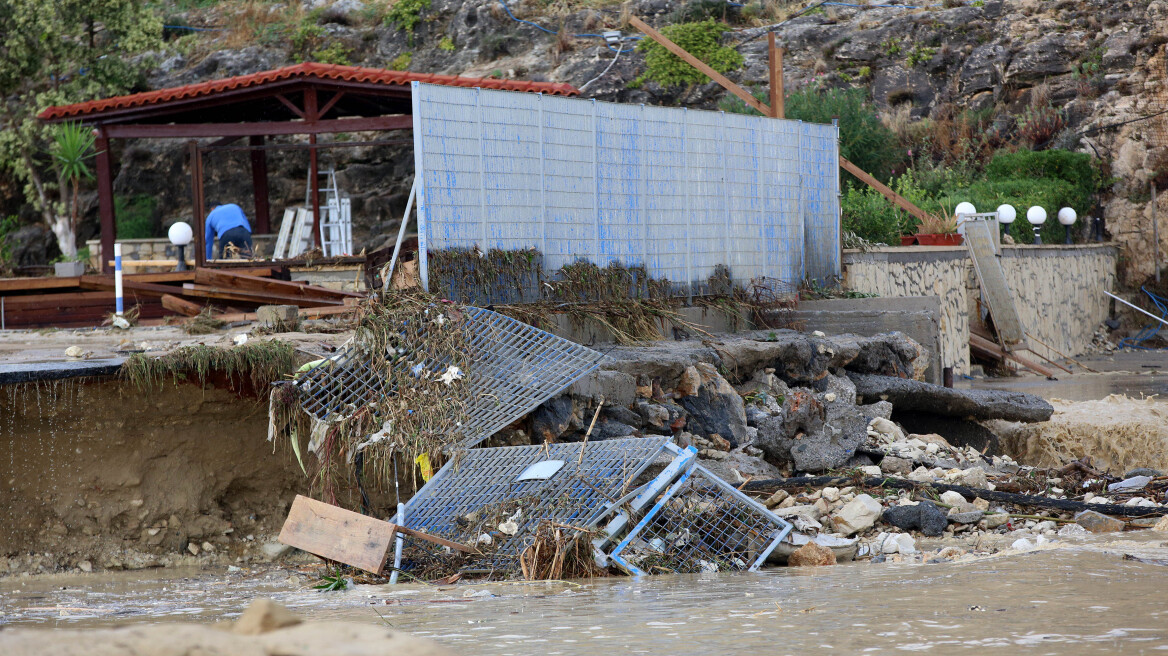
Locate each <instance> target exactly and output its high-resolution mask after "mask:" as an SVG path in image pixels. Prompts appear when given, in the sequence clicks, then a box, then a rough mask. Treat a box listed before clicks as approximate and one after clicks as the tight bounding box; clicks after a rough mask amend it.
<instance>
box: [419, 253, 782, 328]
mask: <svg viewBox="0 0 1168 656" xmlns="http://www.w3.org/2000/svg"><path fill="white" fill-rule="evenodd" d="M428 267H429V271H430V284H431V288H432V289H433V290H434V291H435V293H436V294H438V295H440V296H443V297H446V298H458V299H462V300H465V301H467V302H469V303H474V304H479V305H491V306H492V308H493V309H495V310H496V311H498V312H501V313H502V314H505V315H507V316H510V317H513V318H515V319H519V320H520V321H524V322H526V323H529V324H531V325H533V326H536V327H545V326H548V325H549V324H550V323H551V318H552V317H553V316H555V315H565V316H567V317H568V318H569V319H570V320H572V321H573V322H574V323H575V324H576V325H580V326H585V325H588V324H594V325H596V326H598V327H600V328H602V329H605V330H607V331H608V332H609V333H611V334H612V335H613V337H614V339H615V340H616V341H617V343H620V344H637V343H642V342H645V341H649V340H655V339H663V338H667V337H672V336H673V331H674V330H676V331H681V332H683V333H686V334H689V335H699V336H702V337H710V336H711V335H710V334H709V333H708V332H706V330H705V329H704V328H703V327H702V326H700V325H698V324H696V323H694V322H692V321H689V320H687V319H685V317H684V316H683V315H682V314H681V312H679V308H680V307H681V305H682V303H683V300H684V299H685V298H686V297H688V296H689V295H691V294H692V296H693V299H692V300H693V304H694V305H698V306H702V307H705V308H707V309H710V310H715V311H718V312H721V313H722V314H724V315H725V316H726V317H727V318H728V319H729V320H730V323H731V325H732V326H737V324H738V323H739V322H740V320H741V317H742V313H743V312H747V313H749V314H750V315H751V316H752V319H753V320H754V321H755V322H756V323H758V324H759V325H763V326H766V327H770V328H782V327H787V325H789V324H788V322H789V318H788V317H787V316H786V313H785V311H786V310H789V309H790V308H791V307H793V306H794V303H795V300H796V299H795V295H794V294H793V293H783V292H782V290H783V289H785V288H786V287H787V285H782V284H778V283H773V281H772V283H773V284H768V282H767V281H755V284H754V285H753V286H752V287H753V288H754V292H747V291H746V290H745V289H743V288H742V287H740V286H738V285H735V284H734V281H733V278H732V276H731V272H730V269H729V268H728V267H726V266H725V265H718V266H716V267H715V268H714V272H713V273H712V274H711V275H710V277H709V279H708V280H705V281H703V282H701V283H699V284H696V285H694V287H693V289H690V288H689V286H688V285H685V284H684V283H682V284H678V283H674V282H672V281H670V280H668V279H665V278H653V277H652V276H651V275H650V274H649V271H648V269H647V268H646V267H645V266H644V265H633V266H626V265H623V264H620V263H618V262H612V263H610V264H609V265H608V266H603V267H602V266H599V265H597V264H595V263H593V262H589V261H586V260H579V261H577V262H573V263H571V264H567V265H564V266H563V267H560V268H559V269H558V270H556V271H554V272H550V273H548V272H545V271H544V269H543V255H542V254H541V253H540V252H539V251H538V250H536V249H524V250H517V251H508V250H501V249H490V250H489V251H487V252H486V253H483V252H482V251H480V250H478V249H476V248H466V249H450V250H444V251H436V252H432V253H430V254H429V261H428ZM759 290H763V292H764V293H760V292H759ZM792 290H793V288H792ZM792 290H787V291H792Z"/></svg>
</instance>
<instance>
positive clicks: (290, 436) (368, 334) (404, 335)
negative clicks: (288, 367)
mask: <svg viewBox="0 0 1168 656" xmlns="http://www.w3.org/2000/svg"><path fill="white" fill-rule="evenodd" d="M463 318H464V315H463V312H462V310H461V309H460V308H459V307H458V306H455V305H453V304H450V303H444V302H441V301H440V300H439V299H438V298H437V297H435V296H431V295H428V294H425V293H422V292H411V293H401V294H394V295H391V296H388V297H387V298H386V299H385V300H384V301H381V300H375V299H368V300H366V301H365V303H364V304H363V305H361V306H360V308H359V310H358V315H357V328H356V331H355V334H354V336H353V338H352V339H351V340H350V343H349V345H348V346H349V351H348V353H349V356H348V357H349V358H350V360H349V361H341V360H340V359H338V358H336V357H334V358H331V359H324V360H318V361H316V362H314V363H309V364H308V365H305V368H303V369H302V373H303V372H305V371H308V370H310V369H313V368H316V367H323V368H334V369H337V370H339V369H340V368H342V367H345V366H358V364H359V365H360V367H361V368H362V370H363V371H365V372H368V378H367V380H366V381H365V382H366V383H367V384H365V385H363V386H362V387H361V389H360V390H359V393H360V394H363V395H364V396H360V397H351V396H350V397H345V398H344V403H343V407H336V408H332V411H331V412H330V414H329V415H328V416H327V417H325V418H323V419H322V418H318V417H313V416H312V415H311V414H310V413H308V412H307V411H306V410H305V407H304V404H305V401H306V400H307V399H306V397H304V396H303V395H302V392H301V391H300V390H298V389H297V388H296V387H293V386H284V387H283V389H278V390H276V391H275V392H273V395H272V400H271V404H272V405H271V407H272V414H271V424H270V426H269V439H273V440H276V441H278V442H280V443H286V444H288V445H289V446H290V447H291V449H292V451H293V453H294V454H295V455H296V457H297V460H298V461H299V462H300V466H301V467H302V468H305V464H304V458H303V451H302V450H301V447H302V443H303V442H304V440H305V439H306V438H307V445H306V450H307V451H308V452H309V453H312V454H314V455H315V456H316V460H315V462H314V464H313V467H312V470H311V472H310V475H311V477H312V479H313V487H314V489H315V490H316V491H319V492H320V493H322V494H323V495H324V498H325V499H327V500H329V501H330V502H335V501H336V499H337V494H338V492H340V491H342V490H345V489H346V488H348V489H351V488H352V487H353V483H354V482H355V481H354V473H353V472H354V463H355V461H356V460H357V458H358V456H360V458H361V472H362V474H363V478H364V481H367V482H368V483H369V485H370V489H373V490H385V489H386V488H387V486H388V485H390V483H391V482H394V481H396V480H399V476H398V475H397V474H398V472H399V471H400V473H401V474H403V475H404V476H405V477H407V479H410V480H412V478H413V476H414V475H415V473H416V469H415V467H414V463H415V462H416V461H417V459H418V458H419V457H422V456H424V457H425V458H428V459H430V461H431V462H433V463H434V465H435V466H437V465H438V464H439V463H440V462H441V461H442V459H443V458H444V457H445V456H444V449H445V448H446V447H448V446H451V445H453V444H455V443H456V442H457V441H458V440H459V438H460V436H459V430H458V429H459V426H461V424H462V423H463V422H464V420H465V417H466V407H465V401H463V400H462V398H461V396H460V395H459V394H457V393H456V387H457V386H459V385H462V384H464V383H463V382H462V380H461V379H462V377H463V372H464V371H465V370H466V364H467V361H468V359H469V354H468V352H467V335H466V331H465V329H464V322H463ZM340 351H345V349H341V350H340ZM322 371H323V372H324V373H325V374H326V376H325V377H322V378H320V379H318V380H317V381H314V383H313V384H314V385H326V386H327V385H337V384H338V383H330V382H328V377H327V374H328V373H329V371H328V369H322ZM324 391H325V392H328V391H329V390H327V389H326V390H324ZM337 398H340V397H337ZM305 469H306V472H307V471H308V470H307V468H305ZM412 482H413V483H414V484H415V485H416V483H417V481H412Z"/></svg>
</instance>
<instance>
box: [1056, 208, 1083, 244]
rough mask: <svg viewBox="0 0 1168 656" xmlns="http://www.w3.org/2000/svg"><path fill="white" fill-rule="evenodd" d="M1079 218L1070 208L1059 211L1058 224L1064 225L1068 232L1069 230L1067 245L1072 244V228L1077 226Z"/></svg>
mask: <svg viewBox="0 0 1168 656" xmlns="http://www.w3.org/2000/svg"><path fill="white" fill-rule="evenodd" d="M1078 218H1079V215H1078V214H1076V213H1075V210H1073V209H1071V208H1069V207H1064V208H1062V209H1061V210H1059V213H1058V222H1059V223H1061V224H1063V227H1064V228H1066V230H1067V241H1066V243H1068V244H1069V243H1071V226H1073V225H1075V219H1078Z"/></svg>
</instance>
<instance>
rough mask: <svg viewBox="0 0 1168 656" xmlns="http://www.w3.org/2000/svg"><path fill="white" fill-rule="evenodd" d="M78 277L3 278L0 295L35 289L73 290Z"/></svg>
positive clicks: (0, 280)
mask: <svg viewBox="0 0 1168 656" xmlns="http://www.w3.org/2000/svg"><path fill="white" fill-rule="evenodd" d="M78 280H80V278H79V277H70V278H3V279H0V293H7V292H25V291H32V290H35V289H74V288H76V287H77V282H78Z"/></svg>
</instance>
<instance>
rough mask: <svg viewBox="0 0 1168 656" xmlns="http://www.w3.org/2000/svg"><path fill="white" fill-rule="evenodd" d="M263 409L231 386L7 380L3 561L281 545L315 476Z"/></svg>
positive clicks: (6, 568) (123, 562)
mask: <svg viewBox="0 0 1168 656" xmlns="http://www.w3.org/2000/svg"><path fill="white" fill-rule="evenodd" d="M267 422H268V418H267V403H266V401H264V402H260V401H258V400H257V398H256V397H255V396H241V395H239V394H237V393H235V392H233V391H230V390H228V389H224V387H223V386H221V387H213V386H208V387H207V388H205V389H204V388H201V387H199V386H196V385H192V384H179V385H174V384H168V385H166V386H164V387H163V388H161V389H157V390H155V391H153V392H151V393H149V394H147V393H144V392H143V391H142V390H139V389H136V388H135V387H133V386H131V385H128V384H125V383H122V382H120V381H117V380H112V379H104V380H89V381H84V380H78V379H68V380H62V381H55V382H51V383H32V384H24V385H8V386H0V450H2V451H0V452H2V453H3V454H4V455H3V456H0V483H2V484H3V490H4V493H3V496H4V502H3V503H0V575H3V574H6V573H17V572H32V573H37V572H45V571H54V570H59V569H73V568H79V569H81V570H83V571H84V570H88V569H90V568H94V569H96V568H108V569H121V568H140V567H151V566H165V565H178V564H184V563H194V562H195V560H194V559H195V557H196V555H197V556H198V558H199V559H200V560H201V561H202V562H220V563H224V564H227V563H236V562H237V561H239V562H247V561H250V560H252V559H263V558H265V557H269V556H271V555H272V554H274V553H275V552H276V550H278V549H277V548H276V547H273V546H271V545H268V543H266V542H265V540H267V539H270V536H273V535H275V534H276V533H278V532H279V527H280V525H281V523H282V522H283V520H284V516H285V513H286V510H287V507H288V505H289V504H290V503H291V500H292V498H293V497H294V496H295V494H296V492H297V491H301V490H303V489H304V487H305V485H306V480H305V478H304V475H303V474H302V473H300V471H299V469H298V468H297V466H296V464H295V461H294V459H292V458H291V457H290V456H288V455H287V454H284V453H279V454H276V455H273V449H272V445H271V444H270V443H268V442H267V441H266V440H265V439H264V436H265V435H266V432H267ZM265 545H268V546H267V552H266V553H267V555H265Z"/></svg>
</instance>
